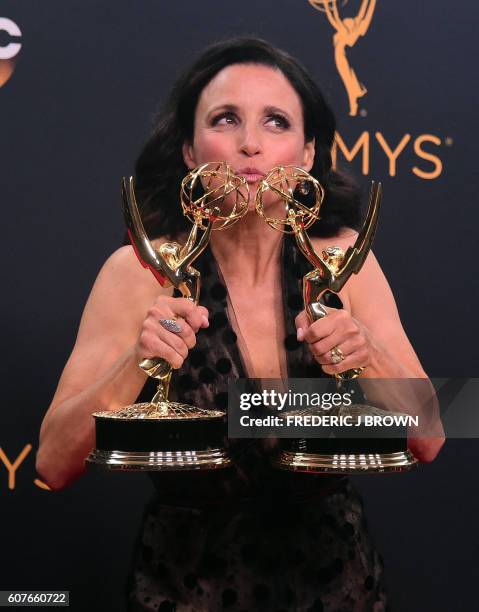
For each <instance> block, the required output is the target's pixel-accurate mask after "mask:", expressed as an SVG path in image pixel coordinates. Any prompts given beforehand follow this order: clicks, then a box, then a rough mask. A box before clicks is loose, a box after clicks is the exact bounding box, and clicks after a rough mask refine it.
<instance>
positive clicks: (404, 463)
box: [274, 450, 417, 474]
mask: <svg viewBox="0 0 479 612" xmlns="http://www.w3.org/2000/svg"><path fill="white" fill-rule="evenodd" d="M274 465H275V467H277V468H280V469H282V470H289V471H292V472H315V473H334V474H365V473H368V474H371V473H383V472H406V471H408V470H411V469H413V468H414V467H416V465H417V459H416V458H415V457H414V455H413V454H412V453H411V452H410V451H408V450H406V451H398V452H395V453H370V454H368V453H352V454H348V455H346V454H331V455H329V454H327V455H321V454H317V453H294V452H288V451H283V452H281V453H280V455H279V456H278V458H277V459H276V461H275V464H274Z"/></svg>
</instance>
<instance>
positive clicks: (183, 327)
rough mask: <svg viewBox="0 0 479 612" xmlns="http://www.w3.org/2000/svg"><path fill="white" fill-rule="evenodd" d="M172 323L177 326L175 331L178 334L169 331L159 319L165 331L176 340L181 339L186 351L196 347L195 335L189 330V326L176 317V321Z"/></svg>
mask: <svg viewBox="0 0 479 612" xmlns="http://www.w3.org/2000/svg"><path fill="white" fill-rule="evenodd" d="M174 322H175V324H176V326H177V329H179V330H180V331H179V332H176V331H174V330H171V329H170V328H169V326H167V325H163V323H162V322H161V319H160V321H159V323H160V325H161V326H162V327H163V328H164V329H166V331H168V332H170V333H173V334H174V335H175V336H177V337H178V338H181V339H182V340H183V341H184V342H185V344H186V347H187V349H188V350H189V349H192V348H193V347H194V346H195V345H196V335H195V333H194V331H193V330H192V329H191V326H190V325H188V323H187V322H186V321H185V320H184V319H183V318H182V317H177V318H176V319H174ZM161 337H163V338H164V339H165V337H164V336H161Z"/></svg>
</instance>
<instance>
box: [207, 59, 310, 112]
mask: <svg viewBox="0 0 479 612" xmlns="http://www.w3.org/2000/svg"><path fill="white" fill-rule="evenodd" d="M222 104H235V105H237V106H240V107H244V106H245V107H248V106H261V107H263V106H279V107H281V108H284V109H285V110H288V111H289V112H291V113H292V114H296V113H299V114H300V115H302V108H301V100H300V98H299V96H298V94H297V93H296V91H295V89H294V88H293V86H292V85H291V83H290V82H289V81H288V79H287V78H286V77H285V76H284V74H283V73H282V72H281V71H280V70H278V69H277V68H273V67H270V66H263V65H259V64H234V65H232V66H226V68H223V70H220V72H218V74H216V75H215V76H214V77H213V79H211V81H210V82H209V83H208V85H206V87H205V88H204V89H203V91H202V92H201V96H200V99H199V101H198V108H197V110H198V111H199V112H201V111H206V112H207V111H208V108H209V107H212V106H220V105H222Z"/></svg>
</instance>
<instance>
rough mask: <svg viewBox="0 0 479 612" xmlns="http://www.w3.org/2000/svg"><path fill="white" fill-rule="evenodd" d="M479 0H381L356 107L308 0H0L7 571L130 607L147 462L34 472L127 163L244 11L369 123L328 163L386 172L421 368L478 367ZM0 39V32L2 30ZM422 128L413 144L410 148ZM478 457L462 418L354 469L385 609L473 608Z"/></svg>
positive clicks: (390, 217)
mask: <svg viewBox="0 0 479 612" xmlns="http://www.w3.org/2000/svg"><path fill="white" fill-rule="evenodd" d="M359 4H360V2H359V0H349V2H347V3H346V4H345V6H344V7H343V8H342V9H341V12H342V14H343V15H345V16H348V15H349V16H354V14H355V13H356V12H357V10H358V8H359ZM478 16H479V8H478V6H477V3H475V2H472V1H469V2H462V3H451V2H449V1H446V0H436V1H434V2H432V1H429V2H418V1H417V0H404V1H402V2H392V1H385V0H379V1H378V3H377V6H376V8H375V11H374V16H373V19H372V23H371V25H370V27H369V30H368V32H367V34H366V36H364V37H361V38H359V40H358V42H357V43H356V45H355V46H354V48H352V49H348V50H347V54H348V57H349V60H350V62H351V65H352V66H353V68H354V70H355V71H356V73H357V75H358V79H359V80H360V81H361V82H362V83H364V85H365V86H366V87H367V90H368V93H367V95H366V96H364V97H363V98H361V99H360V100H359V111H358V113H357V115H356V116H349V114H348V110H349V109H348V103H347V96H346V91H345V88H344V86H343V83H342V81H341V79H340V76H339V74H338V71H337V69H336V66H335V61H334V52H333V44H332V34H333V30H332V27H331V26H330V25H329V24H328V22H327V20H326V18H325V15H324V14H321V13H320V12H319V11H317V10H315V9H314V8H313V7H312V6H310V4H309V3H308V2H307V0H274V1H266V0H262V1H261V2H253V1H251V0H244V1H243V2H242V3H241V4H237V3H233V2H221V1H219V0H204V1H203V2H201V3H193V2H189V1H186V0H182V1H178V2H156V1H155V2H153V1H151V0H141V1H140V2H132V1H131V2H128V1H126V0H118V1H117V2H115V3H113V2H108V3H106V2H105V3H97V2H92V1H84V0H82V1H81V2H79V1H76V0H75V1H72V2H68V3H65V2H60V1H59V0H51V1H45V2H41V3H38V2H33V1H31V0H24V1H23V2H21V3H19V2H14V1H12V0H4V1H3V2H2V5H1V7H0V18H1V17H5V18H8V19H10V20H12V21H13V22H14V23H16V24H17V25H18V27H19V28H20V30H21V33H22V35H21V38H20V39H19V41H20V42H21V44H22V47H21V50H20V52H19V53H18V55H17V56H16V58H15V60H16V66H15V70H14V73H13V75H12V77H11V78H10V79H9V80H8V81H7V82H6V83H5V84H4V85H3V87H0V197H1V204H2V213H3V218H2V220H3V231H2V238H3V240H2V243H3V263H4V265H3V266H2V288H3V292H2V301H1V310H2V323H3V337H4V350H3V351H2V355H3V364H2V366H3V367H2V371H3V376H2V393H3V397H4V409H3V410H2V414H1V416H0V447H1V448H2V449H3V452H4V453H5V454H6V456H8V458H9V459H10V461H11V462H12V463H13V461H14V460H15V458H16V457H17V456H18V455H19V454H20V452H21V451H22V449H24V447H25V446H26V445H27V444H31V445H32V450H31V451H30V452H29V453H28V454H27V456H26V458H25V460H24V461H23V463H22V464H21V465H20V467H19V468H18V470H17V472H16V483H15V488H14V489H13V490H11V489H9V488H8V481H7V476H8V473H7V469H6V468H5V466H4V464H3V463H2V462H0V473H1V474H3V475H2V476H0V512H1V518H2V522H1V525H2V527H3V529H2V532H3V533H2V552H3V551H5V552H4V555H3V559H4V563H3V568H2V574H1V576H2V578H1V581H0V582H1V584H0V588H12V587H18V588H24V589H26V588H32V589H33V588H58V589H60V588H63V589H70V590H71V591H72V602H73V603H72V607H73V608H74V609H75V610H87V609H88V610H89V609H95V602H96V604H97V606H98V608H99V609H103V610H115V611H117V610H121V609H122V605H123V604H122V588H123V582H124V579H125V575H126V572H127V567H128V563H129V555H130V553H131V550H132V546H133V541H134V538H135V533H136V528H137V525H138V522H139V519H140V516H141V512H142V506H143V504H144V501H145V499H146V498H147V497H148V495H149V493H150V486H149V484H148V482H147V480H146V479H145V478H144V477H142V476H136V475H121V476H120V475H115V476H112V475H108V474H101V473H89V474H87V475H86V476H84V477H83V478H82V480H81V481H79V482H78V483H76V484H75V485H74V486H72V487H71V488H69V489H68V490H66V491H63V492H61V493H55V494H53V493H51V492H48V491H44V490H42V489H40V488H39V487H38V486H36V485H35V484H34V482H33V481H34V479H35V478H36V474H35V471H34V453H35V451H36V448H37V437H38V429H39V426H40V423H41V419H42V417H43V414H44V412H45V410H46V408H47V406H48V404H49V401H50V399H51V396H52V394H53V392H54V389H55V386H56V383H57V380H58V377H59V375H60V373H61V369H62V367H63V364H64V363H65V360H66V358H67V357H68V355H69V352H70V351H71V348H72V345H73V342H74V339H75V334H76V329H77V326H78V321H79V317H80V315H81V311H82V309H83V305H84V302H85V300H86V298H87V296H88V293H89V291H90V288H91V285H92V283H93V280H94V278H95V276H96V274H97V272H98V270H99V268H100V267H101V265H102V263H103V261H104V260H105V259H106V257H108V255H109V254H110V253H111V252H112V251H114V250H115V249H116V248H117V247H118V246H119V244H120V243H121V240H122V234H123V225H122V219H121V213H120V195H119V192H120V190H119V181H120V178H121V176H123V175H126V174H130V173H131V172H132V167H133V163H134V159H135V156H136V154H137V153H138V151H139V148H140V146H141V144H142V142H144V140H145V138H146V135H147V133H148V131H149V127H150V121H151V117H152V114H153V113H154V112H155V110H157V109H158V107H159V105H160V104H161V102H162V100H164V98H165V95H166V93H167V92H168V90H169V88H170V86H171V84H172V82H173V80H174V78H175V77H176V76H177V74H178V72H179V70H180V69H181V68H182V67H184V66H186V65H187V64H188V63H189V61H190V59H191V58H192V57H193V56H194V55H195V54H196V53H197V52H198V51H199V50H200V49H201V48H202V47H204V46H205V45H206V44H208V43H210V42H212V41H213V40H216V39H218V38H222V37H227V36H230V35H236V34H244V33H252V34H258V35H261V36H263V37H265V38H267V39H268V40H270V41H271V42H273V43H275V44H277V45H279V46H281V47H283V48H285V49H286V50H288V51H289V52H291V53H293V54H294V55H296V56H297V57H298V58H299V59H300V60H302V61H303V62H304V63H305V64H306V65H307V67H308V68H309V69H310V70H311V71H312V72H313V74H314V75H315V76H316V77H317V79H318V80H319V81H320V83H321V84H322V87H323V89H324V91H325V93H326V95H327V97H328V98H329V100H330V102H331V103H332V105H333V107H334V108H335V110H336V112H337V115H338V132H339V134H340V136H341V138H342V140H343V141H344V143H345V144H346V146H347V147H348V148H349V150H352V149H353V147H354V144H355V143H356V142H357V141H358V139H359V138H360V137H363V138H368V139H369V152H368V153H367V154H366V153H365V152H364V149H362V150H361V151H360V152H359V153H358V154H357V155H356V157H355V158H354V159H353V160H352V161H351V162H348V161H347V159H346V157H345V155H344V153H343V152H342V151H341V150H339V151H338V164H340V165H341V166H343V167H348V168H349V169H350V170H351V171H352V172H354V173H355V174H356V176H357V178H358V180H359V182H360V183H361V185H362V187H363V190H364V192H365V193H367V190H368V186H369V181H370V180H371V179H376V180H381V181H382V182H383V186H384V203H383V210H382V213H381V219H380V228H379V231H378V236H377V240H376V243H375V251H376V254H377V256H378V258H379V260H380V262H381V264H382V266H383V268H384V270H385V273H386V275H387V277H388V279H389V281H390V283H391V286H392V288H393V291H394V293H395V296H396V299H397V302H398V306H399V310H400V313H401V317H402V320H403V323H404V326H405V328H406V330H407V332H408V335H409V336H410V338H411V340H412V342H413V344H414V346H415V348H416V350H417V352H418V354H419V356H420V358H421V360H422V361H423V363H424V366H425V368H426V370H427V371H428V372H429V373H430V374H431V375H435V376H474V375H477V372H478V371H479V368H478V365H479V364H478V354H477V350H476V342H475V338H476V336H477V325H476V320H475V313H476V310H477V306H478V304H479V300H478V289H477V283H476V274H475V263H476V243H477V240H476V233H477V229H476V228H477V225H478V222H479V215H478V213H477V207H476V193H477V182H478V181H477V172H476V164H477V161H476V159H477V156H476V153H475V149H476V143H477V137H478V135H477V118H476V109H477V102H478V87H477V84H476V80H475V79H474V78H473V77H474V75H475V74H476V60H475V55H476V54H475V53H474V51H475V49H474V48H473V34H474V31H475V28H477V17H478ZM9 42H11V40H10V37H9V35H7V33H6V32H0V47H5V46H6V45H7V44H8V43H9ZM0 73H1V64H0ZM364 134H366V136H364ZM406 135H409V140H408V142H407V144H406V146H405V148H404V150H403V151H402V152H401V154H400V155H399V156H398V158H397V163H396V168H395V174H394V176H391V171H390V165H389V161H388V157H387V155H386V153H385V151H384V148H383V147H381V144H380V142H384V141H385V142H386V143H388V145H389V147H390V148H391V149H392V150H394V149H395V148H396V147H397V146H398V144H399V143H400V142H401V141H402V139H403V138H404V137H405V136H406ZM425 135H426V136H425ZM424 137H425V138H426V140H425V142H424V143H423V144H422V145H420V147H421V148H422V150H423V151H424V152H425V153H426V155H425V154H424V153H421V152H420V151H419V154H418V151H417V149H416V150H415V146H416V148H417V147H418V143H419V142H420V141H421V139H422V138H424ZM418 139H419V140H418ZM363 153H364V155H365V158H364V159H363V158H362V154H363ZM427 155H429V156H434V157H433V158H432V161H431V158H430V157H429V158H428V157H427ZM437 160H440V164H441V166H442V168H441V172H440V173H438V175H437V176H436V177H434V178H421V177H419V176H417V174H415V172H414V170H413V169H414V168H419V170H420V171H422V172H423V173H427V174H429V175H430V176H431V173H433V171H434V169H435V168H436V167H437V164H438V163H439V162H438V161H437ZM365 162H367V164H368V166H369V169H368V171H367V172H363V164H364V163H365ZM477 457H478V452H477V445H476V441H475V440H469V441H467V443H466V441H461V440H459V441H449V442H448V443H447V445H446V446H445V448H444V450H443V451H442V453H441V455H440V457H439V458H438V460H437V461H436V462H435V463H434V464H432V465H429V466H422V467H421V469H420V470H418V471H417V472H416V473H414V474H408V475H399V476H391V477H377V478H371V477H365V478H361V479H358V484H359V486H360V488H361V489H362V490H363V491H364V493H365V500H366V506H367V509H368V511H369V517H370V524H371V528H372V531H373V533H375V535H376V538H377V540H378V543H379V545H380V548H381V551H382V553H383V557H384V559H385V563H386V568H387V570H388V574H389V582H390V587H391V592H392V594H393V597H394V601H395V609H396V610H400V611H404V612H416V611H417V612H422V611H423V610H425V609H434V610H437V611H444V612H446V611H447V612H449V610H451V609H457V608H458V602H460V605H459V607H460V609H461V610H475V609H476V607H477V604H476V594H475V589H474V587H475V584H477V578H478V576H477V563H476V562H475V559H476V557H477V552H478V551H477V541H478V540H477V532H476V529H475V523H476V517H477V510H478V498H477V493H476V492H475V489H473V487H472V486H471V483H472V482H473V478H474V477H473V473H472V468H471V466H472V465H473V464H474V461H475V460H477Z"/></svg>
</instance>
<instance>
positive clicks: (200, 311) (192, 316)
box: [172, 298, 208, 334]
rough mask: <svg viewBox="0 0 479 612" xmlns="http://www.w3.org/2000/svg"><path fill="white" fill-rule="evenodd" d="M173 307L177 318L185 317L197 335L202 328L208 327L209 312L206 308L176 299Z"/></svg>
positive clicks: (189, 301) (190, 301)
mask: <svg viewBox="0 0 479 612" xmlns="http://www.w3.org/2000/svg"><path fill="white" fill-rule="evenodd" d="M172 307H173V309H174V311H175V313H176V315H177V316H180V317H183V318H184V319H185V320H186V321H187V322H188V324H189V325H190V326H191V328H192V330H193V331H194V333H195V334H196V333H197V331H198V330H199V329H200V327H208V324H207V322H208V316H207V315H208V311H207V309H206V308H205V307H204V306H201V307H200V306H197V305H196V304H195V303H194V302H193V301H192V300H188V299H186V298H176V299H175V302H174V305H173V306H172ZM205 319H206V320H205Z"/></svg>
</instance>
